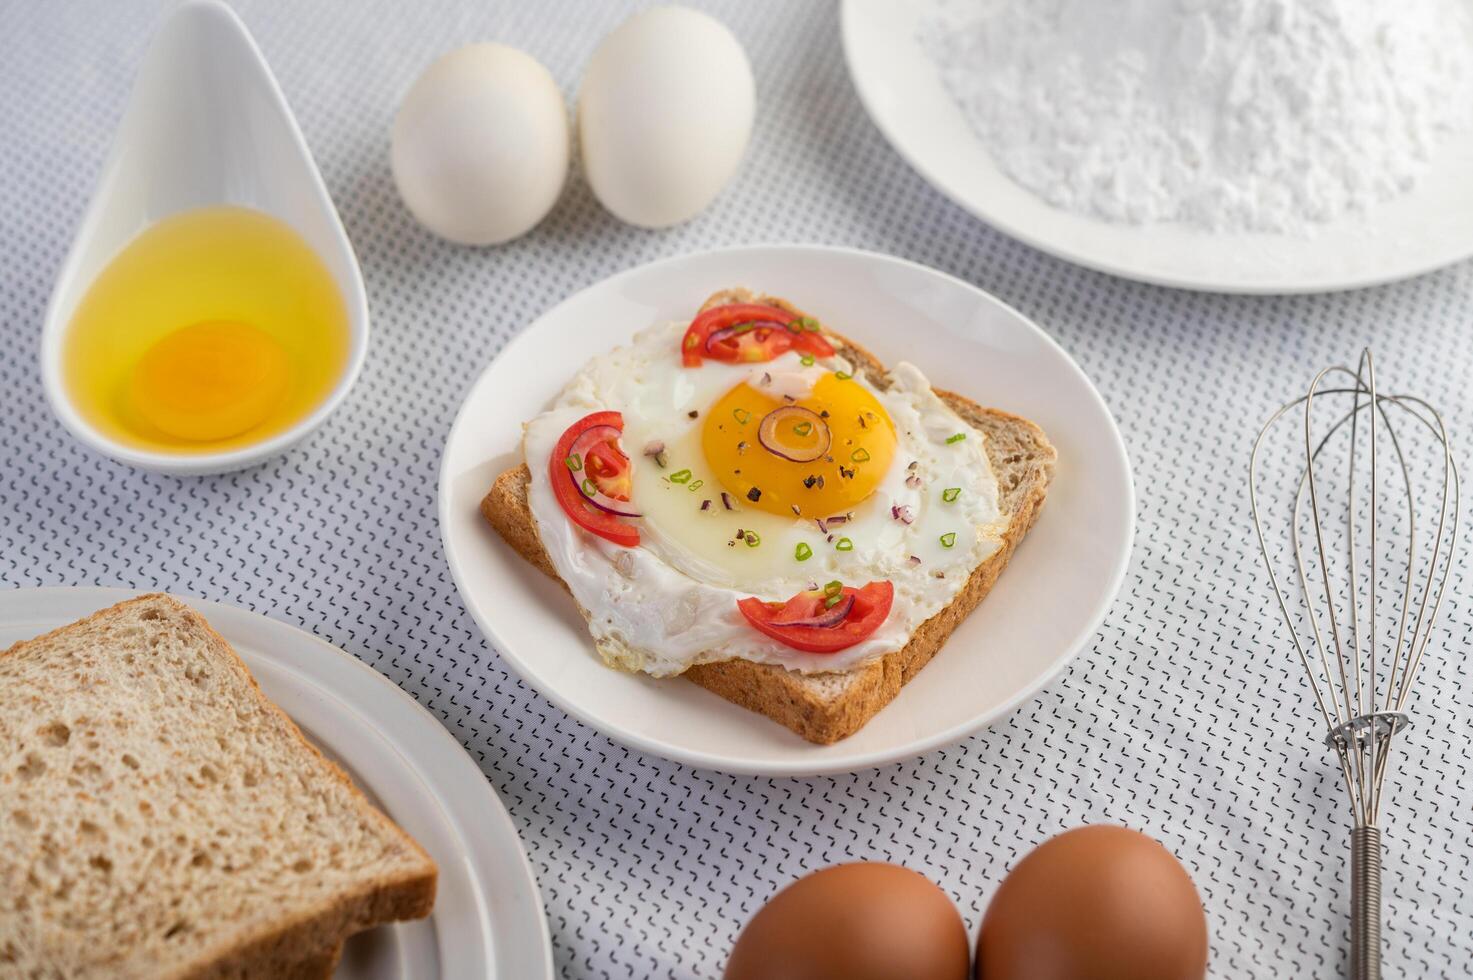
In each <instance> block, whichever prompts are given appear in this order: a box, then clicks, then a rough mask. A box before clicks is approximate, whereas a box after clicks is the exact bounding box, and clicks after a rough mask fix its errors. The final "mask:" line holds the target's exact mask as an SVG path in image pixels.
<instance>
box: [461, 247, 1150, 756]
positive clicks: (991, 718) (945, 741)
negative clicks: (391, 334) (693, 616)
mask: <svg viewBox="0 0 1473 980" xmlns="http://www.w3.org/2000/svg"><path fill="white" fill-rule="evenodd" d="M774 251H775V252H786V253H789V254H798V253H805V254H814V255H820V256H821V255H825V254H827V255H834V256H840V257H845V258H849V259H860V260H863V261H871V262H879V263H883V264H889V265H893V266H897V267H901V268H905V269H908V270H910V271H912V272H919V273H921V274H923V275H929V276H934V277H936V278H938V279H940V280H943V281H945V282H947V283H948V284H949V285H950V286H952V287H954V288H959V289H963V290H965V291H967V292H969V293H972V294H975V295H976V296H977V297H979V298H981V299H982V300H984V301H985V302H987V303H990V304H992V305H994V306H996V307H997V308H999V309H1000V310H1002V311H1004V312H1006V313H1007V314H1009V315H1011V316H1012V317H1013V318H1014V319H1015V320H1016V321H1017V322H1018V324H1019V325H1020V326H1021V327H1025V328H1027V329H1028V330H1031V331H1032V332H1033V334H1034V335H1035V336H1036V338H1037V339H1038V340H1041V341H1042V342H1043V343H1044V344H1045V345H1046V346H1048V347H1049V348H1051V350H1052V352H1053V353H1054V354H1056V355H1057V356H1058V357H1059V358H1061V359H1062V360H1063V361H1064V362H1065V363H1066V364H1067V365H1068V367H1069V369H1070V370H1072V371H1073V372H1074V374H1075V375H1076V378H1077V380H1078V381H1079V382H1081V383H1082V384H1083V386H1084V388H1085V390H1086V391H1087V392H1088V395H1089V397H1090V398H1091V399H1092V402H1093V404H1094V406H1095V408H1096V409H1097V411H1098V412H1099V413H1100V414H1101V415H1102V416H1103V418H1104V419H1105V420H1106V422H1107V423H1108V426H1109V431H1110V433H1111V434H1112V436H1113V446H1112V448H1113V449H1114V450H1115V452H1116V454H1117V456H1118V461H1119V462H1120V464H1121V466H1122V468H1123V470H1124V472H1125V475H1126V480H1125V486H1124V487H1123V488H1122V492H1123V494H1124V497H1123V500H1122V501H1121V502H1122V503H1123V504H1124V508H1123V510H1124V518H1125V521H1126V533H1125V538H1124V547H1123V548H1121V549H1120V553H1119V554H1118V555H1117V556H1116V559H1115V562H1114V566H1113V568H1112V572H1111V575H1110V577H1109V581H1108V583H1107V585H1106V587H1105V588H1104V589H1103V590H1101V592H1100V594H1099V598H1098V600H1097V602H1096V603H1095V608H1094V609H1092V610H1091V611H1090V613H1089V615H1088V616H1087V617H1086V621H1087V626H1085V627H1084V628H1081V629H1080V630H1078V631H1077V634H1076V635H1075V636H1074V637H1073V638H1072V639H1071V641H1070V642H1069V643H1068V644H1067V646H1068V649H1067V651H1066V652H1065V653H1063V654H1062V655H1061V656H1059V657H1058V658H1056V660H1055V661H1054V663H1053V664H1051V665H1050V667H1049V669H1048V670H1046V671H1045V672H1043V673H1042V674H1040V675H1039V676H1038V677H1037V678H1035V680H1034V682H1033V683H1031V684H1028V685H1026V686H1025V687H1024V688H1023V689H1021V690H1020V691H1018V692H1017V693H1016V694H1014V695H1013V696H1012V697H1011V698H1009V699H1008V700H1006V701H1005V702H1003V703H1001V704H1000V705H998V706H997V707H996V708H995V709H994V710H993V711H991V712H987V713H985V714H983V715H979V716H978V717H976V718H974V719H971V720H969V721H968V722H966V723H963V724H959V725H956V726H953V727H952V728H949V729H946V730H945V731H942V732H940V733H937V734H935V735H932V736H929V737H926V738H923V739H919V740H917V741H915V742H911V743H907V744H905V745H901V746H899V747H892V748H887V749H877V750H874V751H871V752H867V753H857V754H855V755H853V756H849V757H840V758H838V759H835V760H833V761H832V762H831V763H825V764H814V763H813V762H812V761H805V760H804V759H802V758H798V759H794V760H792V761H783V762H773V761H764V762H761V763H759V764H755V765H754V764H751V763H749V762H747V761H746V760H744V759H742V758H740V757H725V756H718V755H714V754H711V753H707V752H700V751H692V750H689V749H685V748H683V747H682V746H680V745H678V744H675V743H671V742H662V741H659V740H655V739H650V738H645V737H644V736H642V735H640V734H638V733H634V732H629V731H627V730H625V729H622V728H620V727H618V726H617V725H613V724H610V723H608V722H607V721H606V720H605V719H603V718H600V717H597V716H594V715H590V714H588V713H587V712H583V711H580V710H578V709H577V708H576V707H575V706H574V705H572V703H571V702H569V701H568V700H567V699H565V698H564V697H562V696H561V695H560V694H559V692H558V691H557V690H556V688H553V687H550V686H549V685H544V684H542V683H540V682H539V681H538V680H537V679H536V678H535V677H534V674H533V673H532V671H531V670H529V669H528V667H527V666H526V665H524V664H523V663H522V661H521V658H519V657H518V656H516V655H515V654H514V653H512V652H510V650H509V645H508V644H507V643H506V642H505V640H504V639H503V637H502V635H501V633H500V631H498V630H497V628H496V627H495V625H494V623H493V622H492V621H491V620H490V619H489V618H488V617H487V616H486V615H484V614H483V612H482V610H481V609H480V607H479V604H478V603H476V602H473V601H470V599H469V596H470V590H469V589H468V587H467V584H466V570H465V568H464V562H465V561H466V559H465V557H464V556H463V555H462V554H461V553H460V551H459V549H458V546H457V545H456V544H455V542H454V539H453V537H452V533H451V529H452V528H453V527H454V526H455V521H454V515H453V513H452V511H451V499H452V496H453V494H452V488H451V480H452V473H451V463H452V460H453V458H454V454H453V451H452V450H453V447H454V446H455V444H456V442H457V437H458V436H459V434H460V431H461V429H462V427H463V426H464V425H465V423H466V417H467V413H468V411H469V407H470V403H471V402H472V400H473V398H474V396H475V394H476V392H477V389H478V388H479V387H480V385H481V384H482V383H483V382H484V380H485V378H486V376H487V375H488V374H489V373H490V372H491V371H492V369H493V368H494V367H495V365H496V364H497V363H498V362H499V361H501V360H502V359H504V358H506V357H507V356H508V354H509V353H510V352H515V351H516V350H517V349H518V348H519V347H520V345H522V344H523V343H525V342H526V338H527V337H528V336H529V335H530V334H532V332H533V331H535V330H537V329H538V328H539V326H540V325H541V324H543V323H545V322H547V321H549V320H551V319H552V318H554V317H556V316H557V315H558V314H559V312H560V311H561V310H562V309H563V308H564V307H565V306H568V305H570V304H572V303H573V302H574V301H576V300H578V299H579V298H580V297H582V296H584V295H585V294H587V293H589V292H591V291H593V290H601V289H611V288H614V287H616V286H618V285H619V284H621V283H623V282H625V281H627V280H629V279H632V278H635V277H637V276H643V275H657V274H661V273H668V272H670V271H671V270H672V269H676V268H678V267H679V266H680V265H681V264H683V263H694V262H699V261H705V260H710V259H713V258H717V257H721V256H741V255H745V254H752V253H761V252H774ZM437 516H438V519H439V523H440V538H441V544H442V546H443V548H444V552H445V559H446V563H447V564H448V565H449V567H450V574H451V578H452V579H453V580H454V582H455V586H456V588H457V589H458V590H459V591H460V594H461V602H462V605H463V606H464V607H465V609H466V611H467V612H468V613H469V614H470V616H471V618H472V619H474V620H475V622H476V625H477V626H479V627H480V628H481V630H482V632H483V633H484V634H485V635H486V638H487V639H488V640H489V641H490V642H491V645H492V647H493V648H494V650H495V652H496V653H497V654H498V656H500V658H501V660H502V661H503V662H504V663H506V664H507V666H508V667H510V668H511V669H512V671H513V672H514V673H515V674H516V675H517V676H518V677H520V678H521V679H522V680H523V681H524V682H525V683H526V684H527V685H528V686H529V687H531V688H533V689H534V690H537V691H538V692H539V693H540V694H542V696H543V697H545V698H547V699H548V700H549V701H550V702H552V703H553V704H554V705H555V706H557V707H558V708H559V709H560V710H562V711H563V712H564V713H566V714H567V715H569V716H570V717H572V718H575V719H577V720H578V721H581V722H583V723H584V724H586V725H589V726H590V727H592V728H594V729H596V730H597V731H599V732H601V733H603V734H604V735H606V736H608V737H609V738H611V739H613V740H614V741H616V742H619V743H621V744H624V745H627V746H630V747H632V748H636V749H638V750H640V751H642V752H646V753H648V754H650V755H654V756H658V757H660V758H665V759H670V760H672V761H675V762H679V763H682V764H685V765H689V766H693V767H696V768H700V769H710V770H715V771H718V772H727V773H732V774H736V775H748V776H770V777H793V778H801V777H808V776H821V775H832V774H839V773H852V772H858V771H861V770H864V769H871V768H875V767H878V766H883V765H888V764H890V763H892V762H898V761H902V760H906V759H911V758H915V757H917V756H920V755H923V754H925V753H927V752H930V751H933V750H935V749H938V748H942V747H944V746H949V745H953V744H955V743H957V742H958V741H960V740H961V739H963V738H966V737H967V736H969V735H971V734H973V733H975V732H977V731H980V730H981V729H983V728H985V727H987V726H988V725H990V724H992V723H993V722H995V721H997V720H999V719H1001V718H1004V717H1006V716H1007V715H1009V714H1011V713H1012V712H1013V711H1015V710H1016V709H1017V708H1018V706H1019V705H1021V704H1023V703H1024V702H1026V701H1027V700H1028V699H1029V698H1031V697H1033V696H1034V695H1035V694H1037V693H1038V692H1039V691H1040V690H1042V689H1043V688H1044V687H1046V686H1047V685H1048V684H1050V683H1052V682H1053V681H1054V679H1055V678H1057V677H1058V676H1059V674H1061V673H1062V672H1063V670H1064V668H1065V667H1067V666H1068V665H1069V664H1070V663H1071V662H1072V661H1073V660H1074V658H1075V657H1076V656H1078V655H1079V653H1080V652H1081V651H1082V650H1083V649H1084V648H1085V646H1086V645H1087V644H1088V641H1089V639H1090V637H1092V636H1093V635H1094V633H1095V631H1096V630H1098V629H1099V626H1100V623H1102V622H1103V621H1104V618H1105V616H1106V614H1107V613H1108V612H1109V610H1110V607H1111V605H1113V603H1114V601H1115V598H1116V597H1117V596H1118V595H1119V592H1120V588H1121V586H1122V584H1123V583H1124V581H1125V575H1126V572H1127V570H1128V569H1129V566H1130V556H1131V554H1132V552H1133V550H1134V545H1135V531H1136V493H1135V476H1134V472H1133V471H1132V469H1131V466H1130V459H1129V455H1128V454H1127V452H1126V449H1125V441H1124V438H1123V437H1122V436H1121V434H1120V428H1119V425H1118V423H1117V422H1116V421H1115V417H1114V415H1113V414H1112V413H1111V412H1110V410H1109V407H1108V406H1107V405H1106V404H1105V400H1104V398H1103V397H1102V396H1101V395H1100V393H1099V390H1098V389H1097V388H1096V387H1095V386H1094V383H1093V382H1092V381H1090V379H1089V377H1088V376H1087V375H1086V374H1085V373H1084V371H1083V370H1082V369H1081V368H1080V367H1079V365H1078V364H1077V363H1076V362H1075V361H1074V359H1073V358H1072V357H1071V356H1070V355H1069V353H1068V352H1067V351H1065V350H1064V349H1063V348H1062V347H1061V346H1060V345H1059V344H1058V342H1057V341H1055V340H1054V339H1053V337H1051V336H1049V334H1048V333H1047V332H1046V331H1045V330H1043V329H1042V328H1041V327H1039V326H1038V325H1037V324H1035V323H1034V322H1033V321H1032V320H1030V319H1029V318H1027V317H1026V316H1024V315H1023V314H1022V313H1020V312H1018V311H1017V310H1016V309H1014V308H1013V307H1011V306H1009V305H1008V304H1006V303H1004V302H1003V301H1002V300H1000V299H998V298H997V297H995V296H993V295H992V294H990V293H988V292H986V291H984V290H982V289H980V288H978V287H977V286H974V285H972V284H971V283H968V282H966V281H964V280H962V279H958V278H957V277H955V276H952V275H950V274H949V273H946V272H942V271H940V270H938V269H933V268H931V267H929V266H925V265H922V264H920V263H918V262H913V261H911V260H909V259H903V258H899V257H897V256H891V255H884V254H881V253H878V252H871V251H867V250H864V249H858V248H851V247H847V246H836V245H802V244H791V243H778V244H757V245H741V246H731V247H725V248H713V249H707V250H704V251H699V252H691V253H684V254H680V255H673V256H668V257H666V258H663V259H657V260H655V261H652V262H648V263H644V264H642V265H638V266H634V267H632V268H629V269H625V270H623V271H621V272H618V273H615V274H614V275H612V276H609V277H606V278H604V279H601V280H598V281H596V282H594V283H591V284H590V285H588V286H585V287H584V288H582V289H580V290H577V291H576V292H574V293H571V294H569V295H568V296H567V297H565V298H564V299H563V300H562V301H560V302H559V303H557V304H555V305H554V306H552V307H550V308H549V309H547V310H545V311H544V312H543V313H541V314H540V315H538V316H537V317H536V318H535V319H534V320H533V321H532V322H531V323H530V324H528V325H527V326H526V327H524V328H523V329H522V330H520V331H519V332H518V333H517V334H516V335H515V336H513V337H512V338H511V339H510V340H509V341H507V343H506V345H505V346H504V347H502V349H501V350H500V351H499V352H498V353H497V354H496V355H495V356H494V357H492V359H491V360H490V361H489V362H488V363H487V364H486V366H485V367H484V368H483V369H482V370H481V371H480V372H479V373H478V374H477V376H476V378H475V379H474V380H473V381H472V382H471V384H470V385H469V386H468V387H467V388H466V390H465V394H464V395H463V397H462V401H461V406H460V408H459V409H458V410H457V412H456V416H455V421H454V422H453V423H452V424H451V427H450V432H449V434H448V435H447V436H446V440H445V448H444V450H443V451H442V453H441V459H440V480H439V488H438V502H437ZM539 574H540V573H539ZM768 723H769V724H773V723H772V722H768Z"/></svg>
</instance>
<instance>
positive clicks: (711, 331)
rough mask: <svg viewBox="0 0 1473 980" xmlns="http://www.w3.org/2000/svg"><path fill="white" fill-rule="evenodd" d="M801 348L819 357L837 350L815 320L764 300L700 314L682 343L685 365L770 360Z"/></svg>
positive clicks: (682, 359) (687, 331)
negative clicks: (708, 360) (708, 359)
mask: <svg viewBox="0 0 1473 980" xmlns="http://www.w3.org/2000/svg"><path fill="white" fill-rule="evenodd" d="M789 350H798V351H802V352H803V353H806V354H813V355H814V356H816V357H828V356H830V355H832V354H833V353H834V348H833V345H832V344H830V343H829V342H828V341H827V340H825V339H824V337H823V334H822V333H820V332H819V331H818V325H817V324H816V323H814V321H812V320H809V319H807V318H804V317H799V316H798V315H797V314H795V313H791V312H789V311H788V310H784V309H781V308H779V307H776V306H767V305H766V304H763V303H728V304H727V305H725V306H713V307H712V308H711V309H709V310H706V311H705V312H704V313H701V314H698V315H697V316H696V318H695V319H694V320H692V321H691V324H690V327H688V328H687V329H686V331H685V337H684V338H683V339H682V340H681V342H680V359H681V363H683V364H684V365H685V366H686V367H700V366H701V361H702V360H704V359H705V358H708V357H709V358H711V359H712V360H713V361H733V362H756V361H770V360H772V359H773V358H775V357H777V356H778V355H779V354H782V353H783V352H785V351H789Z"/></svg>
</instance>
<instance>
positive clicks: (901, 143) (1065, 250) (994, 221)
mask: <svg viewBox="0 0 1473 980" xmlns="http://www.w3.org/2000/svg"><path fill="white" fill-rule="evenodd" d="M872 2H880V3H884V2H886V0H842V3H841V6H840V11H839V35H840V43H841V46H842V48H843V51H844V61H845V65H846V67H847V68H848V72H849V78H850V81H851V83H852V84H853V86H854V90H855V92H856V93H857V95H858V97H859V101H860V103H861V105H863V106H864V110H865V113H866V114H867V115H868V116H869V118H870V120H871V122H873V123H874V125H875V128H876V129H878V130H879V132H880V134H881V135H882V136H883V137H884V138H885V141H886V142H887V143H888V144H889V145H890V147H891V148H892V149H893V150H894V151H895V152H896V153H897V154H898V155H899V156H900V158H901V159H902V160H904V161H905V162H906V163H907V164H908V165H909V166H910V167H911V168H912V169H913V170H915V171H916V173H917V174H919V175H920V176H921V178H922V179H924V180H925V181H926V183H928V184H930V185H931V186H932V187H933V188H935V189H936V190H937V191H939V192H940V193H941V194H943V195H944V196H945V197H946V198H947V199H948V200H950V201H951V202H952V203H954V204H955V205H957V206H958V207H960V208H962V209H963V210H964V211H966V212H968V213H969V214H971V215H972V216H973V217H976V218H978V219H980V220H981V221H983V222H985V223H986V224H988V225H990V226H991V227H993V228H995V229H996V230H997V231H999V232H1001V233H1002V234H1004V235H1007V236H1008V237H1009V238H1013V239H1016V240H1017V241H1020V242H1022V243H1023V244H1025V245H1028V246H1030V247H1031V248H1035V249H1037V250H1039V251H1040V252H1044V253H1046V254H1048V255H1052V256H1054V257H1056V258H1059V259H1063V260H1064V261H1066V262H1071V263H1073V264H1075V265H1078V266H1081V267H1083V268H1086V269H1093V270H1095V271H1097V272H1103V273H1106V274H1108V275H1112V276H1118V277H1120V278H1122V279H1129V280H1133V281H1136V282H1144V283H1148V284H1150V285H1155V286H1165V287H1167V288H1171V289H1185V290H1193V291H1202V292H1214V293H1229V294H1241V295H1255V296H1264V295H1267V296H1279V295H1297V294H1303V293H1330V292H1342V291H1346V290H1352V289H1363V288H1370V287H1374V286H1383V285H1387V284H1389V283H1394V282H1402V281H1405V280H1407V279H1413V278H1416V277H1417V276H1421V275H1425V274H1427V273H1429V272H1434V271H1436V270H1438V269H1443V268H1446V267H1448V266H1451V265H1455V264H1457V263H1459V262H1463V261H1465V260H1467V259H1468V258H1470V257H1473V234H1464V235H1462V236H1461V239H1460V242H1459V244H1458V245H1456V246H1452V247H1444V248H1442V249H1441V250H1440V251H1437V252H1435V253H1431V254H1428V255H1427V256H1425V257H1423V258H1420V259H1414V260H1411V261H1401V262H1398V261H1396V260H1395V259H1392V260H1391V261H1389V262H1387V263H1385V266H1384V271H1362V272H1360V273H1359V274H1356V273H1343V272H1342V273H1340V274H1331V273H1321V274H1319V275H1317V276H1316V277H1305V278H1301V279H1298V280H1292V281H1291V280H1278V279H1273V280H1258V279H1242V278H1239V279H1235V278H1231V277H1226V278H1218V277H1214V276H1212V275H1202V274H1198V275H1186V274H1171V273H1166V272H1161V271H1155V270H1151V269H1142V268H1140V267H1138V266H1135V265H1132V264H1131V263H1129V262H1120V261H1115V260H1114V259H1113V258H1112V256H1113V255H1117V254H1123V253H1121V252H1119V251H1117V250H1109V249H1103V250H1101V251H1099V252H1098V253H1097V252H1092V251H1085V250H1081V249H1079V248H1077V247H1075V246H1073V245H1072V244H1071V243H1070V242H1069V240H1068V239H1067V237H1065V236H1059V237H1052V236H1049V235H1046V234H1040V233H1037V232H1035V231H1032V230H1030V229H1029V228H1028V227H1027V226H1026V225H1024V224H1022V223H1020V222H1017V221H1010V220H1007V219H1006V218H1004V217H1002V216H1000V215H999V214H998V213H997V212H996V211H995V210H994V209H991V208H989V207H988V206H987V204H986V202H987V200H988V199H989V197H990V192H993V191H996V190H997V189H998V187H1000V186H1003V185H1006V186H1007V187H1008V188H1010V189H1016V190H1018V191H1021V192H1022V193H1023V194H1025V195H1028V196H1032V195H1031V194H1030V193H1029V192H1027V191H1026V190H1023V189H1022V188H1020V187H1019V185H1017V184H1016V183H1015V182H1013V181H1012V180H1011V179H1010V178H1007V177H1006V176H1005V175H1004V176H1002V177H1001V183H994V184H993V185H992V186H991V187H989V188H987V189H984V190H979V191H977V192H976V193H969V192H967V191H966V190H965V189H963V188H961V187H960V186H958V185H957V184H955V183H954V182H953V181H951V180H948V179H946V178H945V177H944V176H943V175H941V174H940V173H939V172H938V170H937V168H936V167H934V166H932V165H931V164H930V163H929V162H928V161H927V159H925V158H924V157H923V155H921V154H919V153H917V152H915V150H914V148H913V147H912V146H911V145H910V143H909V141H907V140H906V139H905V137H904V136H903V135H902V134H901V133H900V132H899V131H898V129H897V126H896V122H895V120H894V119H893V118H892V117H891V114H890V113H889V112H887V111H886V110H885V109H884V107H883V105H882V103H881V100H880V98H879V96H878V90H877V88H876V87H875V83H874V82H873V81H872V80H871V79H870V77H869V76H868V73H867V71H865V70H864V66H863V65H861V64H859V61H860V56H858V55H857V54H856V52H857V50H858V49H859V44H858V43H857V40H856V39H857V38H858V36H859V29H858V28H857V27H856V24H857V23H858V22H859V18H861V17H863V16H865V15H866V14H865V11H864V10H863V8H864V6H865V5H866V4H867V3H872ZM866 63H867V64H871V63H872V62H866ZM1459 142H1460V147H1459V153H1460V156H1464V157H1466V156H1468V155H1469V154H1470V153H1473V135H1469V136H1467V137H1464V138H1461V139H1460V141H1459ZM984 152H985V151H984ZM1040 203H1041V202H1040ZM1045 207H1047V205H1045ZM1050 210H1054V209H1050ZM1057 213H1058V214H1061V215H1062V214H1064V212H1057ZM1068 217H1069V218H1070V219H1071V220H1086V219H1078V217H1077V216H1073V215H1070V216H1068ZM1371 221H1372V222H1373V221H1374V216H1372V218H1371ZM1090 223H1091V224H1098V225H1100V226H1102V227H1103V226H1104V223H1103V222H1090ZM1332 227H1333V226H1327V228H1332ZM1356 227H1357V229H1358V230H1360V231H1365V230H1366V229H1367V228H1369V229H1370V230H1371V231H1372V232H1373V231H1374V224H1373V223H1371V224H1367V225H1363V226H1356ZM1119 230H1120V231H1121V237H1122V240H1123V239H1124V238H1125V237H1130V238H1137V237H1138V236H1139V235H1140V234H1141V233H1145V234H1149V233H1150V231H1151V230H1152V226H1139V227H1135V228H1129V227H1127V226H1119ZM1233 240H1234V241H1235V242H1236V241H1241V243H1242V247H1243V248H1244V249H1251V248H1253V247H1254V245H1255V244H1262V243H1265V242H1275V241H1277V240H1278V237H1277V236H1269V235H1242V236H1234V239H1233ZM1326 240H1328V239H1327V238H1322V239H1320V243H1321V244H1323V242H1324V241H1326Z"/></svg>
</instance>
